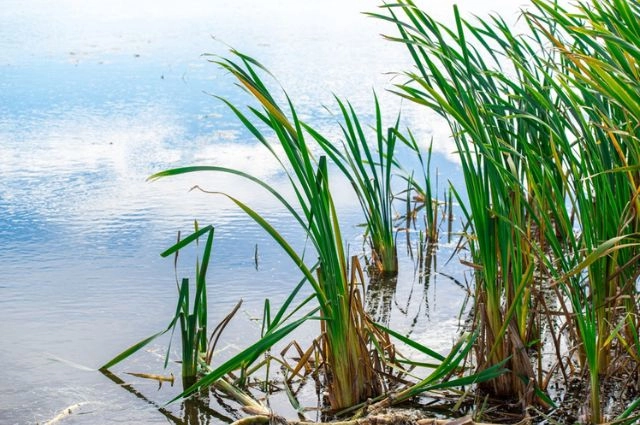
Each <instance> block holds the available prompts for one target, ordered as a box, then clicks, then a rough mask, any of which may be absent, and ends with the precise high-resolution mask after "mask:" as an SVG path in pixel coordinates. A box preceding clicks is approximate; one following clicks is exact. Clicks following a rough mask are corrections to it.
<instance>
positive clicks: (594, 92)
mask: <svg viewBox="0 0 640 425" xmlns="http://www.w3.org/2000/svg"><path fill="white" fill-rule="evenodd" d="M534 4H535V6H536V10H535V11H531V12H528V13H527V14H526V15H525V16H526V19H527V22H528V24H529V29H530V31H531V33H530V35H529V36H526V37H525V36H521V35H515V34H513V33H512V32H511V30H510V29H509V27H508V26H507V25H506V24H505V23H504V21H503V20H502V19H501V18H499V17H492V18H491V19H490V20H489V21H483V20H481V19H478V20H477V21H476V23H473V24H472V23H469V22H468V21H465V20H464V19H462V18H461V17H460V15H459V13H458V11H457V9H455V8H454V15H455V25H454V28H448V27H446V26H444V25H442V24H440V23H438V22H436V21H435V20H433V19H432V18H430V17H429V16H428V15H426V14H425V13H424V12H423V11H421V10H419V9H418V8H417V7H416V6H415V4H414V3H413V2H411V1H410V0H407V1H401V2H399V3H398V4H394V5H390V6H388V7H387V12H388V15H381V14H375V16H377V17H378V18H381V19H385V20H388V21H391V22H393V23H394V24H395V25H396V26H397V28H398V31H399V33H400V37H399V38H396V37H391V39H392V40H394V41H400V42H402V43H403V44H405V45H406V47H407V48H408V49H409V51H410V53H411V55H412V57H413V59H414V62H415V64H416V66H417V69H418V71H417V72H409V73H406V76H407V77H408V78H409V83H407V84H402V85H399V86H398V90H397V92H398V94H399V95H400V96H403V97H405V98H408V99H410V100H412V101H415V102H417V103H419V104H422V105H425V106H427V107H429V108H431V109H433V110H435V111H436V112H438V113H440V114H441V115H442V116H443V117H445V119H447V121H448V123H449V124H450V126H451V129H452V134H453V136H454V141H455V143H456V149H457V151H458V153H459V156H460V158H461V162H462V167H463V172H464V177H465V184H466V189H467V195H468V197H469V199H468V203H467V204H466V205H464V204H463V205H462V207H463V211H464V212H465V215H466V217H467V220H468V221H469V223H470V228H471V234H470V235H469V238H468V240H469V246H470V249H471V254H472V259H473V264H472V266H473V267H474V268H475V269H476V300H475V303H476V304H475V306H476V308H475V310H476V315H477V317H478V318H479V320H478V321H477V323H478V324H479V325H480V326H481V327H482V328H483V329H484V331H485V332H486V336H485V339H481V340H480V342H481V343H480V344H479V347H478V350H476V355H477V361H478V362H479V364H480V365H482V364H483V363H484V362H485V361H486V362H488V363H489V364H490V363H491V362H494V361H497V360H498V359H504V358H506V356H510V357H511V363H510V365H511V369H512V370H513V371H514V375H515V377H516V378H517V379H523V382H522V384H520V385H518V383H517V380H513V379H512V380H511V381H510V382H509V381H506V378H501V379H505V381H504V382H501V383H500V382H498V383H496V384H495V386H494V388H493V389H492V390H493V392H494V393H498V394H499V393H502V394H508V393H509V392H512V391H518V392H519V393H520V395H521V397H522V396H523V395H524V393H523V391H526V389H527V387H526V385H527V382H528V381H529V380H532V379H533V374H532V373H531V372H532V368H531V364H530V360H529V359H528V358H527V356H526V355H523V354H522V353H523V352H524V348H525V347H527V346H530V345H531V344H536V341H537V340H541V334H540V333H539V332H540V323H541V322H542V320H541V318H540V315H541V314H547V315H548V314H549V312H548V310H547V309H546V308H545V309H543V310H542V311H543V312H546V313H542V312H540V311H536V305H537V304H533V302H534V301H535V303H544V302H545V301H544V300H543V296H544V295H543V294H545V293H546V294H548V293H549V292H550V291H551V292H552V293H553V292H554V291H555V294H556V295H557V302H558V304H559V305H560V308H561V311H562V314H564V317H565V320H566V322H567V323H568V324H569V325H570V328H569V329H570V332H569V334H570V341H569V342H570V344H571V346H572V347H573V348H572V350H571V352H573V353H577V354H578V356H577V357H578V359H579V360H580V364H581V366H582V368H583V369H584V370H587V371H588V372H589V375H590V392H591V409H592V417H591V420H592V421H593V422H594V423H599V422H601V420H602V416H601V412H600V410H601V407H600V397H599V391H600V390H599V387H600V379H601V378H602V377H603V376H605V375H607V374H608V373H610V372H611V365H612V360H613V356H614V355H616V353H617V355H618V356H620V355H623V354H627V355H628V353H621V351H620V346H625V347H631V346H633V344H634V343H635V340H636V336H637V332H636V329H637V326H636V323H635V319H630V318H632V317H637V315H636V310H637V306H636V301H635V300H636V298H637V290H636V285H635V283H634V282H635V280H636V278H637V276H638V271H637V268H636V267H634V266H633V264H634V263H635V259H637V258H638V257H637V255H638V254H637V249H638V248H637V243H636V242H635V241H634V239H635V237H636V236H635V235H637V230H638V219H637V210H638V183H637V182H638V177H637V171H638V166H637V164H638V155H637V154H638V149H637V146H638V144H637V136H638V134H637V128H636V127H637V126H636V123H637V122H638V115H637V114H636V113H637V111H638V109H637V104H638V102H637V99H638V74H637V69H636V68H634V64H637V58H638V51H639V50H638V37H637V22H638V17H639V16H638V10H639V8H638V7H637V5H635V4H634V5H629V4H628V3H626V2H620V1H614V0H612V1H602V2H600V1H596V2H591V3H580V4H579V5H578V11H577V12H575V11H574V12H569V11H567V10H565V9H563V8H561V7H559V6H558V5H557V4H556V3H555V2H550V1H546V0H537V1H534ZM397 11H400V12H399V13H402V14H403V16H404V19H400V18H399V17H398V15H397V13H396V12H397ZM545 43H546V44H545ZM549 44H550V45H551V46H554V47H555V49H550V48H549V46H548V45H549ZM505 60H506V64H508V65H510V67H507V66H506V64H505V63H504V62H505ZM458 200H459V201H461V199H460V197H459V196H458ZM534 276H537V277H538V279H537V282H536V280H534ZM549 277H551V278H552V279H553V282H554V284H552V285H549V286H545V285H544V280H545V279H546V278H549ZM558 289H559V290H558ZM530 295H531V296H533V299H532V300H531V301H530ZM565 297H566V299H567V300H569V303H570V308H569V307H568V306H566V305H565ZM532 312H533V313H535V315H534V316H532V314H531V313H532ZM535 316H537V317H535ZM547 320H549V322H551V321H550V319H549V318H547ZM548 332H550V333H551V334H552V336H553V340H554V343H555V345H556V353H557V356H558V358H557V362H558V363H559V364H560V368H562V369H563V373H565V372H564V366H563V363H564V360H563V354H562V353H561V351H560V350H559V349H558V346H559V342H558V340H559V337H558V336H557V335H555V334H554V332H555V331H554V330H553V326H552V325H550V326H549V327H548ZM623 334H624V336H623ZM505 335H506V336H507V338H502V337H503V336H505ZM634 335H636V336H634ZM514 336H516V337H517V338H518V339H519V341H518V339H515V340H514V339H513V337H514ZM496 338H497V339H496ZM616 340H617V341H618V342H619V343H620V344H616ZM483 342H484V343H483ZM509 346H511V347H509ZM616 347H618V348H616ZM514 349H515V351H514ZM623 351H624V350H623ZM626 351H628V350H626ZM631 355H632V356H633V355H635V354H631ZM538 357H539V358H540V352H538ZM514 366H516V367H515V368H514ZM540 377H541V373H540V372H539V373H538V379H537V388H538V390H539V391H538V396H539V397H541V398H542V400H541V401H543V402H545V399H544V395H543V394H541V393H540V390H542V389H544V385H543V383H544V381H543V380H542V379H541V378H540ZM547 382H548V381H547Z"/></svg>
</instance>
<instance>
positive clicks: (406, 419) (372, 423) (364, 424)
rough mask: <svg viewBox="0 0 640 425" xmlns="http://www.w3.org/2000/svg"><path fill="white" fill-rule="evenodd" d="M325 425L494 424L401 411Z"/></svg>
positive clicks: (274, 421)
mask: <svg viewBox="0 0 640 425" xmlns="http://www.w3.org/2000/svg"><path fill="white" fill-rule="evenodd" d="M529 423H530V421H529V420H526V419H525V420H524V421H521V422H518V425H525V424H529ZM259 424H269V425H318V424H319V423H318V422H306V421H296V420H287V419H285V418H282V417H279V416H276V415H255V416H248V417H246V418H242V419H239V420H237V421H235V422H234V423H233V424H232V425H259ZM326 424H327V425H329V424H330V425H495V424H489V423H484V422H475V421H474V420H473V419H471V417H470V416H466V417H463V418H458V419H435V418H416V417H415V415H410V414H403V413H385V414H376V415H371V416H367V417H365V418H359V419H349V420H344V421H336V422H326Z"/></svg>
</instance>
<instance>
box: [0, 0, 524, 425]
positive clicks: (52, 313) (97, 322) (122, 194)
mask: <svg viewBox="0 0 640 425" xmlns="http://www.w3.org/2000/svg"><path fill="white" fill-rule="evenodd" d="M441 3H442V4H440V5H438V6H431V5H430V6H429V7H434V8H435V9H434V13H436V14H438V15H442V16H446V14H447V13H448V11H449V9H450V2H448V1H446V2H441ZM466 3H468V4H465V3H464V2H463V3H462V5H461V6H462V7H465V6H466V7H467V10H470V11H474V12H478V13H480V12H484V11H486V10H487V7H481V6H479V5H478V4H476V2H466ZM376 5H377V2H373V1H366V2H350V3H346V4H344V3H343V2H339V1H337V0H332V1H329V2H326V1H322V2H321V1H311V2H296V1H293V0H286V1H276V0H268V1H261V2H250V1H222V0H215V1H198V0H189V1H186V2H180V3H179V5H176V4H174V2H169V1H161V2H157V1H135V2H132V1H128V2H126V1H99V0H91V1H72V0H62V1H57V2H55V4H54V3H52V2H48V1H44V0H41V1H38V0H23V1H18V0H3V2H2V7H0V77H1V78H0V264H2V279H0V340H1V341H2V344H0V363H1V364H2V365H3V376H2V379H0V423H2V424H13V423H19V424H22V423H36V422H40V423H43V422H45V421H47V420H49V419H51V418H53V417H54V416H55V415H56V414H57V413H58V412H60V411H61V410H62V409H64V408H66V407H67V406H71V405H73V404H76V403H84V404H82V406H81V407H80V408H79V409H78V411H77V412H76V413H74V414H73V415H72V416H70V417H69V418H67V419H65V421H64V423H87V424H93V423H166V422H167V419H166V417H165V416H164V415H163V414H161V413H159V411H158V410H157V408H156V407H154V406H152V405H150V404H148V403H146V402H145V401H143V400H141V399H139V398H136V397H134V396H133V395H132V394H130V393H128V392H127V391H125V390H123V389H122V388H120V387H119V386H117V385H115V384H114V383H112V382H111V381H109V380H108V379H106V378H105V377H104V376H102V375H101V374H99V373H98V372H96V371H95V370H92V369H95V368H96V367H98V366H99V365H100V364H102V363H104V362H105V361H106V360H108V359H109V358H110V357H112V356H113V355H115V354H116V353H117V352H118V351H120V350H122V349H123V348H125V347H127V346H128V345H130V344H132V343H133V342H135V341H136V340H139V339H141V338H142V337H144V336H147V335H149V334H151V333H153V332H156V331H158V330H160V329H162V328H163V327H164V326H166V323H167V320H168V319H169V318H170V316H171V314H172V313H173V311H172V310H173V308H174V303H175V299H176V289H175V283H174V271H173V264H172V261H171V260H170V259H161V258H160V256H159V252H161V251H162V250H163V249H165V248H167V247H168V246H170V245H171V244H172V243H173V241H174V240H175V237H176V233H177V231H178V230H181V231H182V232H188V231H189V230H190V229H192V223H193V220H194V219H197V220H198V221H199V222H200V223H201V224H214V225H215V226H216V240H215V247H214V258H213V265H212V269H211V271H210V274H209V275H210V283H209V287H210V295H211V298H212V302H211V304H212V305H211V313H210V314H211V321H212V323H216V322H217V321H218V320H220V319H221V318H222V317H224V316H225V315H226V313H227V312H228V311H229V310H230V309H231V308H232V307H233V305H235V303H236V302H237V300H239V299H240V298H243V299H244V306H243V310H242V312H241V314H239V315H238V318H236V320H235V321H234V322H233V324H232V325H231V327H230V329H229V330H228V331H227V333H226V334H225V336H224V337H223V342H222V345H223V346H224V347H225V349H224V352H223V353H222V354H221V356H223V357H224V356H225V355H228V354H229V353H233V352H237V350H239V349H240V348H242V347H244V346H246V344H247V343H248V341H251V340H253V339H254V338H255V337H256V336H257V335H258V333H259V324H258V323H257V321H256V320H254V319H255V318H259V317H260V314H261V307H262V303H263V300H264V298H265V297H266V296H268V297H270V298H271V299H272V300H273V302H274V303H275V304H276V305H277V304H279V303H280V302H282V300H283V299H284V297H285V296H286V295H287V294H288V292H289V291H290V290H291V288H292V287H293V286H294V285H295V284H296V283H297V281H298V279H299V277H300V276H299V274H298V273H297V272H296V270H295V267H294V266H293V264H292V263H291V262H290V261H289V260H288V259H287V257H285V256H284V255H283V254H282V252H280V250H278V249H277V248H275V247H274V244H273V243H272V242H271V241H270V239H269V238H268V237H267V236H266V235H265V233H264V232H263V231H261V230H260V229H259V228H258V227H257V226H256V225H255V224H253V223H252V222H250V221H249V220H248V219H247V218H246V217H245V216H244V215H243V214H242V213H241V212H239V211H238V209H237V208H235V207H234V206H233V205H231V204H230V203H229V202H227V201H225V200H224V199H223V198H221V197H215V196H212V195H206V194H202V193H197V192H189V191H188V189H189V188H191V187H192V186H193V185H194V184H200V185H202V186H203V187H206V188H208V189H211V190H228V191H230V192H231V193H233V194H234V195H235V196H237V197H238V198H240V199H243V200H246V201H247V202H248V203H250V204H251V205H252V206H253V207H254V208H255V209H257V210H259V211H261V212H263V213H264V214H266V215H267V216H268V217H269V218H270V219H271V220H273V222H274V223H275V224H276V225H277V226H278V227H279V228H280V229H282V231H283V232H284V233H285V234H286V235H287V236H288V237H290V238H291V239H292V240H295V241H296V244H295V245H296V247H297V248H299V249H301V250H302V249H303V248H304V238H303V237H302V234H301V232H300V231H299V229H296V228H295V227H293V226H292V223H291V220H290V218H289V217H287V215H286V214H285V213H284V212H283V211H282V208H280V207H278V205H277V204H276V203H275V202H274V200H273V199H272V198H270V197H269V196H268V195H266V194H264V193H262V192H260V191H259V190H257V189H256V188H255V187H254V186H251V185H248V184H246V183H245V182H243V181H241V180H239V179H236V178H230V177H227V176H222V175H208V174H201V175H193V176H187V177H180V178H175V179H168V180H162V181H159V182H154V183H150V182H147V181H146V178H147V177H148V176H149V175H151V174H152V173H154V172H157V171H159V170H162V169H166V168H170V167H177V166H184V165H191V164H224V165H226V166H232V167H238V168H242V169H243V170H245V171H248V172H251V173H253V174H255V175H257V176H259V177H260V178H263V179H265V180H266V181H269V182H270V183H273V184H274V185H276V186H278V187H284V186H283V182H282V181H281V180H282V179H281V173H279V169H278V167H277V164H275V163H274V161H272V160H270V159H269V158H268V156H267V154H266V153H265V151H264V150H263V149H262V148H261V147H260V146H259V145H257V144H256V143H255V142H254V141H253V140H252V139H251V138H250V137H249V135H248V134H247V133H246V132H245V131H243V130H242V128H241V126H240V125H238V123H237V122H236V121H235V120H234V119H233V117H232V116H231V114H230V113H229V111H228V110H227V109H226V108H225V107H224V105H223V104H222V103H221V102H220V101H218V100H216V99H215V98H213V97H212V96H211V95H210V94H215V95H220V96H224V97H227V98H230V99H232V100H233V101H234V102H239V103H242V102H244V101H245V99H246V96H244V95H243V93H242V92H241V91H240V90H239V89H238V88H237V87H235V86H234V85H233V83H232V81H231V80H230V79H229V76H228V75H226V74H225V73H224V72H223V71H221V70H220V69H219V68H218V67H217V66H216V65H214V64H211V63H209V62H208V61H207V59H209V58H208V57H203V56H202V54H203V53H207V52H208V53H215V54H225V52H226V50H227V46H226V44H225V43H227V44H230V45H232V46H233V47H235V48H237V49H240V50H242V51H244V52H246V53H248V54H250V55H253V56H254V57H256V58H257V59H259V60H260V61H261V62H262V63H264V64H265V65H266V66H267V67H268V68H269V69H270V70H271V71H272V72H273V73H274V74H275V75H276V76H277V78H278V81H279V82H280V84H282V85H283V86H284V87H285V88H286V89H287V91H288V93H289V94H290V95H291V97H292V99H293V100H294V102H295V103H296V105H297V107H298V112H299V113H300V114H301V116H302V117H303V118H304V119H306V120H308V121H309V122H312V123H313V124H314V125H316V126H317V127H319V128H321V129H323V130H326V131H329V132H331V131H333V132H335V131H336V129H335V126H334V123H333V122H334V121H333V118H332V117H331V116H330V115H329V114H328V113H327V112H326V111H325V109H324V108H323V105H327V106H330V107H334V106H335V105H334V103H333V98H332V95H333V93H336V94H338V95H340V96H341V97H346V98H348V99H349V100H350V101H351V102H352V103H353V104H354V106H355V107H356V109H357V110H359V111H361V112H362V113H363V114H364V115H365V116H366V114H371V113H372V112H373V109H372V108H373V105H372V90H373V89H374V88H375V90H376V91H377V92H378V94H379V96H380V97H381V99H382V103H383V107H384V109H385V111H386V115H387V117H388V118H389V119H393V117H394V116H395V114H396V113H397V111H398V109H399V108H400V107H402V108H403V115H404V117H405V119H406V121H405V122H406V124H407V125H409V126H411V127H412V128H413V129H414V131H415V132H416V134H417V135H418V136H419V137H420V138H421V141H422V143H423V145H424V146H425V147H426V145H427V143H428V141H429V140H430V139H431V137H433V138H434V143H435V148H434V149H435V151H436V152H437V153H436V158H435V160H434V161H435V162H434V164H435V165H434V169H437V170H438V172H439V178H438V181H439V191H440V192H443V191H444V190H445V188H446V187H447V181H448V180H450V181H452V182H453V183H454V184H456V185H459V184H460V176H459V173H458V166H457V164H456V162H455V161H453V160H452V158H453V155H452V151H453V146H452V144H451V141H450V140H449V138H448V136H447V132H446V127H445V126H443V125H442V124H441V123H438V121H437V120H436V118H435V117H434V116H432V115H429V114H428V113H426V112H425V111H423V110H421V109H416V108H413V107H411V105H406V104H404V105H401V104H400V101H399V100H398V99H397V98H396V97H394V96H393V95H391V94H389V93H386V92H385V89H386V88H389V87H390V84H391V82H392V78H393V76H392V75H389V74H386V73H387V72H391V71H399V70H403V69H407V68H408V67H409V66H410V63H409V60H408V58H407V57H406V54H405V52H404V50H403V49H402V48H401V47H400V46H398V45H394V44H393V43H390V42H387V41H384V40H383V39H382V38H381V37H380V36H379V33H381V32H391V31H392V29H390V28H388V27H387V26H385V25H382V24H381V23H380V22H377V21H375V20H372V19H370V18H366V17H364V16H363V15H361V14H360V13H359V12H360V11H363V10H374V9H375V6H376ZM491 7H493V8H495V9H499V8H501V12H503V13H505V11H511V12H510V13H511V16H515V10H516V8H517V5H515V4H512V2H503V4H502V5H497V4H495V3H494V4H492V5H491ZM507 16H509V15H507ZM274 86H275V83H274ZM333 109H334V110H335V107H334V108H333ZM407 160H410V159H409V158H407ZM334 180H335V182H336V189H335V196H336V203H337V208H338V210H339V211H340V214H341V217H342V219H343V222H344V229H345V235H346V239H347V241H348V242H349V245H350V250H351V252H354V253H357V252H360V249H361V245H362V242H361V228H360V227H357V224H358V223H359V222H360V220H361V217H360V215H359V211H358V207H357V204H356V202H355V199H354V198H353V194H352V193H351V192H350V191H349V189H348V187H347V186H346V185H344V183H342V184H341V183H340V179H339V178H337V177H336V178H335V179H334ZM400 239H402V238H400ZM256 245H257V246H258V253H259V264H258V268H257V270H256V267H255V264H254V252H255V246H256ZM401 251H402V252H404V251H403V250H401ZM440 252H441V255H440V256H441V257H442V259H441V260H439V261H440V265H439V267H440V268H444V267H447V268H446V271H447V273H448V274H451V275H454V276H456V277H457V278H458V279H460V280H463V279H464V277H465V271H464V269H462V268H461V267H460V266H459V265H458V264H457V262H456V261H452V263H451V264H449V265H447V266H444V262H445V261H446V259H447V258H448V257H449V255H450V253H451V246H450V245H443V246H442V247H441V249H440ZM401 257H402V258H401V274H400V278H399V281H398V285H397V291H396V292H395V293H392V294H391V295H389V298H388V299H387V304H388V305H390V306H392V307H393V308H394V310H393V312H392V313H390V325H391V326H392V327H396V328H398V329H404V330H407V329H411V331H412V332H413V336H414V337H415V338H417V339H418V340H421V341H423V342H426V343H428V344H429V345H431V346H432V347H434V348H435V349H438V350H441V351H444V350H446V349H447V347H449V346H450V344H451V341H452V340H453V339H454V338H455V334H456V329H457V326H458V318H457V313H458V311H459V309H460V307H461V305H462V302H463V299H464V291H463V290H462V289H460V287H458V286H457V285H455V284H454V283H453V282H452V281H451V280H450V279H448V278H445V277H443V276H438V275H436V276H435V277H434V278H433V279H435V280H433V281H432V282H431V285H430V286H425V285H424V283H421V282H419V281H418V280H417V278H416V274H415V271H414V263H413V262H412V260H411V259H410V258H409V257H408V256H406V255H401ZM454 263H455V264H454ZM193 264H194V260H193V256H189V255H186V258H185V259H184V260H183V261H182V262H181V263H180V273H181V274H182V273H188V272H189V271H190V270H191V269H192V266H193ZM312 333H313V332H312ZM165 346H166V340H163V341H159V342H158V343H157V344H152V345H151V346H150V348H149V349H148V350H146V351H144V352H143V353H141V354H140V355H139V356H137V357H136V358H135V359H132V360H131V361H130V362H128V363H125V364H124V365H123V366H119V367H118V368H116V371H117V372H119V373H121V372H123V371H133V372H140V371H142V372H151V373H163V371H162V368H161V366H162V360H163V358H162V356H163V353H164V352H163V349H164V347H165ZM225 353H226V354H225ZM175 358H177V353H175V352H174V353H172V359H175ZM171 367H172V369H171V370H173V371H174V372H177V370H178V368H177V367H176V366H175V364H174V365H172V366H171ZM120 376H121V377H123V379H125V380H126V381H128V382H132V383H133V384H134V386H135V387H136V388H138V389H139V390H140V391H141V392H142V393H144V395H145V396H146V397H147V398H148V399H150V400H152V401H154V402H157V403H164V402H165V401H167V400H168V399H169V398H171V397H172V396H173V395H175V393H176V388H173V389H172V388H169V389H167V388H166V386H165V388H163V389H162V390H161V391H158V390H157V388H156V387H155V384H154V383H149V382H144V381H142V380H139V379H138V380H136V379H134V378H130V377H129V378H127V375H120ZM214 405H215V403H212V407H214V408H215V406H214ZM168 409H169V411H171V412H174V413H175V414H176V415H177V416H179V417H184V416H183V412H182V411H181V407H180V404H179V403H177V404H175V405H172V406H170V407H169V408H168ZM218 410H219V411H221V412H223V413H224V409H221V408H220V407H219V406H218ZM225 415H226V416H229V415H230V414H229V413H228V412H226V413H225ZM220 420H221V419H220V418H217V419H216V418H215V417H213V418H211V419H210V422H211V423H217V422H218V421H220ZM203 423H206V421H205V422H203Z"/></svg>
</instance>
